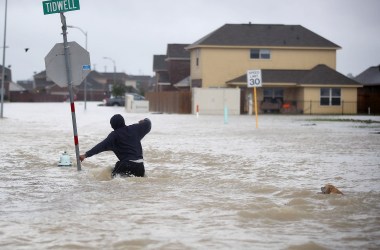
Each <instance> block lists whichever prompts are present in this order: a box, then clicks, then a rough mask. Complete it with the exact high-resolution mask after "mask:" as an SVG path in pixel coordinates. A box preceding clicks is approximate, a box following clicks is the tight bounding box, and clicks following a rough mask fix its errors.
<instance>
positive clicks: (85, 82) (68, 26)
mask: <svg viewBox="0 0 380 250" xmlns="http://www.w3.org/2000/svg"><path fill="white" fill-rule="evenodd" d="M67 28H73V29H78V30H80V31H81V32H82V33H83V35H84V36H85V37H86V40H85V49H86V50H87V32H85V31H84V30H83V29H81V28H79V27H77V26H74V25H67ZM86 108H87V77H86V78H84V110H86Z"/></svg>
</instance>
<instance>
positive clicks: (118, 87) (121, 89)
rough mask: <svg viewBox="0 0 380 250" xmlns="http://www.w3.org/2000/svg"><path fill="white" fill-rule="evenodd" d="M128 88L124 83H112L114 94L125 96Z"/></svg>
mask: <svg viewBox="0 0 380 250" xmlns="http://www.w3.org/2000/svg"><path fill="white" fill-rule="evenodd" d="M126 91H127V88H126V86H125V85H124V84H120V83H116V84H113V85H112V95H113V96H124V95H125V92H126Z"/></svg>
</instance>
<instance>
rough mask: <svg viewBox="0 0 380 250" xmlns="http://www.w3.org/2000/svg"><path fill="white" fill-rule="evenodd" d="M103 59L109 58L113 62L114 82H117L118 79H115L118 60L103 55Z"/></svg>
mask: <svg viewBox="0 0 380 250" xmlns="http://www.w3.org/2000/svg"><path fill="white" fill-rule="evenodd" d="M103 59H108V60H111V61H112V63H113V84H115V83H116V80H115V75H116V62H115V60H114V59H112V58H110V57H106V56H105V57H103Z"/></svg>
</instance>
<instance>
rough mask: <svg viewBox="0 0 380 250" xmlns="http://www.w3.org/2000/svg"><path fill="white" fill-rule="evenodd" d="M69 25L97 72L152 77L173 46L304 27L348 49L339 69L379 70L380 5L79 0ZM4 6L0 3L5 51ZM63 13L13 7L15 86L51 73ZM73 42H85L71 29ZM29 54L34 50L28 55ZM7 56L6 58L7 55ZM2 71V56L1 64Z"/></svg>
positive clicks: (15, 1)
mask: <svg viewBox="0 0 380 250" xmlns="http://www.w3.org/2000/svg"><path fill="white" fill-rule="evenodd" d="M79 1H80V10H78V11H71V12H66V13H65V16H66V19H67V24H68V25H74V26H78V27H80V28H82V29H83V30H84V31H87V32H88V50H89V52H90V57H91V66H92V69H96V70H97V71H100V72H104V71H105V70H107V72H112V71H113V63H112V61H111V60H107V59H103V57H110V58H112V59H113V60H115V62H116V68H117V71H118V72H125V73H127V74H134V75H137V74H145V75H153V70H152V64H153V55H157V54H166V46H167V44H168V43H193V42H195V41H197V40H198V39H199V38H201V37H203V36H205V35H207V34H208V33H210V32H212V31H214V30H215V29H217V28H219V27H221V26H222V25H224V24H226V23H231V24H234V23H235V24H238V23H248V22H252V23H257V24H289V25H302V26H304V27H306V28H307V29H310V30H311V31H313V32H315V33H317V34H319V35H321V36H323V37H325V38H326V39H328V40H330V41H332V42H334V43H336V44H338V45H339V46H341V47H342V49H341V50H338V52H337V70H338V71H339V72H341V73H343V74H345V75H347V74H349V73H351V74H353V75H355V76H356V75H357V74H359V73H361V72H362V71H364V70H365V69H367V68H368V67H370V66H375V65H379V64H380V14H379V10H380V1H379V0H314V1H312V0H189V1H183V0H79ZM4 10H5V0H0V31H1V32H0V40H1V41H0V42H1V44H0V47H3V37H4V36H3V34H4ZM61 32H62V30H61V20H60V17H59V14H51V15H44V13H43V7H42V1H40V0H8V18H7V36H6V38H7V39H6V44H7V46H8V48H7V49H6V61H5V65H6V66H8V65H11V69H12V74H13V81H17V80H27V79H32V77H33V75H34V73H35V72H37V73H38V72H40V71H43V70H45V63H44V57H45V56H46V55H47V54H48V53H49V51H50V49H51V48H52V47H53V46H54V45H55V44H56V43H61V42H62V41H63V38H62V35H61ZM68 40H69V41H76V42H78V43H79V44H80V45H82V46H83V47H85V36H84V35H83V33H81V32H80V31H79V30H77V29H69V34H68ZM25 48H29V50H28V52H25V50H24V49H25ZM2 54H3V53H2V49H1V51H0V55H1V56H2ZM0 59H1V60H0V64H1V62H2V57H1V58H0Z"/></svg>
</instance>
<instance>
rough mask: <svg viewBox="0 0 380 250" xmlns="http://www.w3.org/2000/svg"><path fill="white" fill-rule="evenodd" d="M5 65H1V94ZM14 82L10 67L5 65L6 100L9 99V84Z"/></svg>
mask: <svg viewBox="0 0 380 250" xmlns="http://www.w3.org/2000/svg"><path fill="white" fill-rule="evenodd" d="M2 73H3V66H1V65H0V94H1V91H2V89H1V81H2V79H3V78H2ZM11 82H12V71H11V70H10V68H7V67H4V85H3V87H4V95H3V98H4V100H8V99H9V85H10V83H11Z"/></svg>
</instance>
